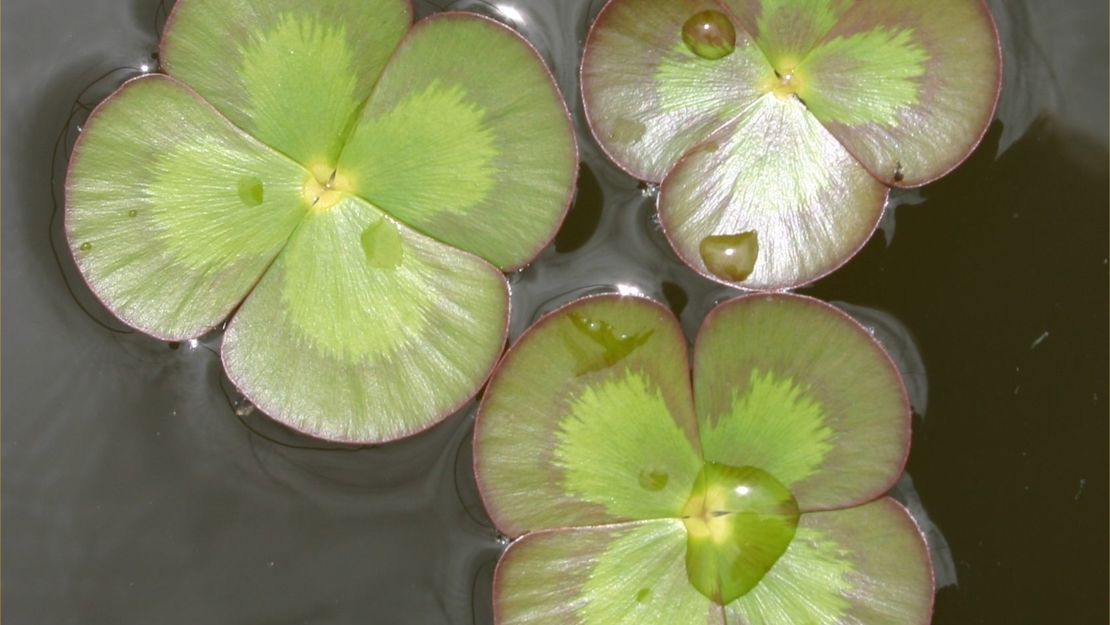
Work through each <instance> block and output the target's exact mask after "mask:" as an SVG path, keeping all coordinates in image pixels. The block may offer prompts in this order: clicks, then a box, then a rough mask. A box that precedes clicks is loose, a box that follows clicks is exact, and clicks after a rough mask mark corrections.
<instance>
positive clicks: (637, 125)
mask: <svg viewBox="0 0 1110 625" xmlns="http://www.w3.org/2000/svg"><path fill="white" fill-rule="evenodd" d="M645 132H647V126H645V125H644V123H643V122H640V121H636V120H634V119H629V118H627V117H621V118H620V119H618V120H617V121H615V122H613V129H612V130H611V131H610V132H609V138H610V139H612V140H613V141H614V142H615V143H636V142H637V141H639V140H640V139H641V138H642V137H643V136H644V133H645Z"/></svg>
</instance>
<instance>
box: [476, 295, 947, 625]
mask: <svg viewBox="0 0 1110 625" xmlns="http://www.w3.org/2000/svg"><path fill="white" fill-rule="evenodd" d="M653 307H654V306H652V305H650V304H648V303H647V302H645V301H644V300H640V299H635V298H632V299H629V298H619V297H596V298H592V299H586V300H580V301H578V302H575V303H572V304H570V305H568V306H566V307H564V308H563V309H560V310H559V311H556V312H555V313H552V314H551V315H549V316H547V317H545V318H544V319H543V320H541V321H540V322H539V323H538V324H537V325H536V326H534V327H533V329H531V330H529V332H527V333H526V334H525V335H524V336H523V337H522V338H521V339H520V340H519V341H518V343H517V344H516V345H515V346H514V347H513V349H512V350H510V352H509V354H508V355H507V356H506V358H505V359H504V361H503V362H502V365H501V367H500V368H499V370H498V372H497V374H495V376H494V380H493V382H492V383H491V385H490V388H489V390H488V393H487V395H486V398H485V399H484V401H483V404H482V406H481V407H480V408H479V415H478V425H477V430H476V439H475V475H476V477H477V480H478V486H479V488H480V489H481V492H482V494H483V497H484V499H485V501H486V503H487V505H488V507H489V509H490V512H491V514H492V517H493V518H494V520H495V522H497V524H498V527H499V528H501V529H502V530H503V531H506V532H508V533H509V534H510V535H518V534H519V533H520V532H521V531H525V532H527V533H525V534H524V535H523V537H522V538H520V539H519V540H517V541H516V542H514V543H513V544H512V545H511V546H510V548H509V550H508V552H507V553H506V554H505V555H504V557H503V559H502V561H501V563H500V565H499V567H498V569H497V572H496V574H495V580H494V609H495V620H496V621H497V622H498V623H502V624H505V623H511V624H513V625H518V624H528V623H540V622H571V623H580V624H592V623H597V624H598V625H601V624H603V623H604V624H608V623H643V624H646V625H656V624H658V625H665V624H670V623H688V622H689V623H699V624H700V623H706V622H708V623H721V622H722V611H721V609H720V607H721V606H723V622H724V623H750V624H752V625H781V624H783V623H820V624H828V625H831V624H834V623H868V624H871V623H878V624H886V625H894V624H895V623H910V624H918V623H924V622H927V620H928V617H929V612H930V610H931V605H932V592H933V587H932V570H931V567H930V563H929V558H928V551H927V549H926V546H925V544H924V541H923V537H922V535H921V532H920V530H919V529H918V528H917V527H916V525H915V524H914V522H913V521H912V519H910V517H909V515H908V514H907V513H906V511H905V510H904V509H903V508H902V507H901V506H900V505H898V504H897V503H895V502H893V501H892V500H890V499H880V500H877V501H871V503H863V502H866V501H869V500H872V499H874V498H875V497H879V496H880V495H881V493H882V492H883V491H884V490H886V489H887V488H888V487H889V486H890V481H891V479H893V478H894V477H896V476H897V474H898V472H899V471H900V470H901V466H902V465H901V463H902V462H903V461H904V459H905V452H906V447H905V443H906V442H907V440H908V429H907V428H908V406H907V405H906V401H905V396H904V393H903V391H902V387H901V382H900V379H899V377H898V374H897V371H896V370H895V369H894V368H893V366H892V365H891V363H890V361H889V359H888V358H887V357H886V356H885V353H884V352H883V351H882V349H881V348H880V347H879V346H878V344H877V343H875V342H874V340H873V339H871V338H870V336H868V335H867V333H866V331H864V330H863V329H862V328H861V327H860V326H859V325H858V324H856V323H855V322H853V321H851V320H850V319H848V318H847V317H846V316H845V315H844V314H843V313H840V312H838V311H836V310H835V309H833V308H832V307H830V306H828V305H826V304H822V303H820V302H817V301H816V300H812V299H810V298H806V297H801V296H796V295H757V296H748V297H744V298H741V299H738V300H733V301H731V302H728V303H725V304H722V305H720V306H718V307H717V308H716V309H714V311H712V312H711V313H710V315H709V318H708V319H707V321H706V323H705V325H704V326H703V329H702V332H701V334H700V335H699V337H698V343H697V345H696V347H695V367H694V389H695V394H694V399H695V401H696V406H697V413H698V426H699V427H698V429H699V434H700V436H698V440H699V442H700V443H701V444H700V445H699V446H693V447H692V446H691V445H689V444H682V445H680V444H678V443H680V442H686V441H685V440H684V438H683V437H682V436H674V435H673V434H669V433H668V432H673V431H674V430H676V429H678V428H676V425H677V424H679V423H680V422H682V421H684V419H685V414H686V413H685V412H684V411H683V412H678V413H676V414H678V415H682V417H681V418H680V417H675V418H673V419H671V420H670V421H669V422H668V420H667V419H666V418H665V416H663V415H662V414H661V413H663V412H665V411H666V410H667V409H674V408H675V406H674V405H673V404H672V403H670V402H663V403H661V404H660V405H658V406H652V405H650V404H649V403H647V402H644V401H642V399H639V398H642V397H643V396H645V395H647V393H645V392H644V390H643V389H642V388H640V387H639V386H637V383H636V382H632V380H635V379H636V376H635V373H636V372H638V371H646V370H647V369H646V365H647V363H648V362H654V363H669V365H670V367H671V369H672V370H673V368H674V365H675V363H676V362H678V361H680V360H681V359H680V357H679V356H678V355H677V354H675V353H674V352H675V351H677V350H678V349H679V348H680V345H672V346H671V347H670V348H669V349H667V350H660V349H658V348H657V347H658V346H657V345H653V344H652V343H650V342H646V343H644V345H643V347H642V348H641V349H643V350H644V351H643V352H639V351H637V350H633V351H632V352H630V354H629V355H627V356H625V358H624V359H623V360H620V361H619V362H626V361H628V360H630V359H634V358H636V354H641V355H642V356H643V357H644V358H650V361H646V362H645V363H644V364H642V365H640V364H632V363H629V364H627V365H626V366H623V367H622V366H621V365H619V364H618V365H615V366H614V365H609V366H608V367H606V368H603V369H600V370H598V369H594V368H592V367H586V368H582V367H580V366H578V365H579V364H580V363H581V362H583V359H582V353H581V350H579V349H568V348H567V347H566V345H565V343H566V337H567V336H571V337H573V336H575V333H579V334H585V335H587V338H589V339H590V341H592V342H594V343H596V344H597V345H598V346H599V347H602V346H605V348H606V349H610V350H612V349H616V347H617V346H618V345H620V344H621V343H620V342H619V341H615V340H614V337H620V336H622V335H623V336H624V337H626V338H629V337H633V336H637V335H639V333H635V334H633V333H631V332H620V331H614V328H620V327H623V326H626V325H627V324H628V322H629V321H630V320H631V319H632V318H633V314H634V313H635V314H639V315H644V314H646V313H651V312H652V308H653ZM603 312H604V314H602V313H603ZM654 316H656V317H660V316H661V317H664V318H665V317H668V316H669V315H668V314H667V313H666V312H665V311H662V312H660V311H656V312H655V315H654ZM665 325H666V324H660V323H659V321H656V323H655V326H656V327H655V330H654V333H653V336H654V335H655V333H658V332H660V331H662V330H663V329H664V328H665ZM560 331H562V334H560ZM679 336H680V335H679ZM675 338H676V340H675V341H674V342H675V343H679V344H680V343H681V342H680V341H679V340H677V338H678V337H675ZM561 343H562V344H561ZM589 362H596V361H594V360H589ZM678 364H679V365H680V366H682V367H684V365H685V362H679V363H678ZM655 371H656V373H655V375H654V376H653V377H655V378H656V379H660V378H659V377H658V372H659V371H660V369H656V370H655ZM677 377H681V376H680V375H679V374H678V373H677V372H673V371H672V373H670V374H667V376H666V379H668V380H670V381H671V382H675V380H674V378H677ZM660 388H665V389H669V390H672V391H673V389H674V387H673V386H669V385H668V386H661V387H660ZM537 389H542V390H540V391H537ZM567 414H571V415H573V417H572V419H571V420H570V421H569V425H570V427H565V426H567V424H568V420H567V419H566V417H565V415H567ZM560 427H562V428H563V429H560ZM683 429H685V428H683ZM568 439H571V441H570V445H571V446H570V448H569V450H568V449H566V448H565V446H566V445H567V442H568ZM549 449H551V451H548V450H549ZM568 451H569V453H567V452H568ZM699 452H700V454H699ZM668 454H670V455H671V456H670V459H671V460H677V461H678V462H679V464H684V465H694V466H697V467H698V470H697V473H696V475H695V476H694V477H693V479H692V481H691V480H690V477H689V476H688V475H683V477H682V480H681V483H683V484H685V485H687V487H688V490H687V491H686V498H685V502H684V503H683V504H682V505H681V506H680V507H679V509H678V510H677V512H675V511H673V504H671V503H670V500H671V499H672V497H671V496H670V495H666V496H659V495H662V494H664V493H666V489H667V488H669V486H668V485H669V484H670V483H672V482H668V481H667V480H654V479H651V478H650V476H649V477H648V478H647V479H641V486H642V490H641V491H640V494H639V501H637V500H636V497H637V496H636V489H635V488H634V487H633V486H632V485H633V484H634V483H635V481H634V480H633V479H632V473H633V470H632V468H633V467H637V466H641V465H642V464H643V463H644V461H645V459H650V461H651V462H654V463H656V464H657V465H658V464H659V463H665V462H667V461H668V458H667V455H668ZM672 466H674V465H672ZM672 476H673V474H672ZM640 477H641V478H644V477H645V476H643V475H641V476H640ZM545 478H546V482H545V481H544V479H545ZM552 484H557V485H560V486H559V487H551V486H550V485H552ZM660 503H666V504H667V505H663V506H660V505H658V504H660ZM861 503H863V505H859V504H861ZM851 506H858V507H851ZM668 509H670V510H672V511H671V512H670V513H669V514H667V510H668ZM661 513H662V514H661ZM591 523H592V525H590V524H591ZM888 582H889V583H888ZM660 592H663V593H666V598H667V600H666V601H665V602H660V603H657V597H658V595H659V593H660Z"/></svg>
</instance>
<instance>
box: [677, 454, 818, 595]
mask: <svg viewBox="0 0 1110 625" xmlns="http://www.w3.org/2000/svg"><path fill="white" fill-rule="evenodd" d="M800 514H801V513H800V512H799V510H798V502H797V500H795V499H794V495H793V494H792V493H791V492H790V490H789V489H788V488H787V487H786V486H785V485H784V484H782V483H781V482H779V481H778V480H777V479H775V477H774V476H772V475H771V474H770V473H767V472H766V471H763V470H762V469H758V468H756V467H751V466H745V467H734V466H729V465H724V464H719V463H716V462H707V463H705V466H703V467H702V470H701V472H700V473H699V474H698V477H697V479H696V480H695V481H694V487H693V488H692V489H691V492H690V498H689V499H688V500H687V502H686V506H685V507H684V508H683V510H682V522H683V524H684V525H685V526H686V532H687V536H686V575H687V577H689V579H690V583H691V584H692V585H693V586H694V588H697V589H698V591H700V592H701V593H702V594H703V595H705V596H706V597H708V598H709V599H710V600H712V601H715V602H717V603H719V604H721V605H727V604H729V603H731V602H732V601H734V600H735V599H737V598H739V597H742V596H743V595H745V594H747V593H748V591H750V590H751V589H752V588H755V586H756V585H757V584H759V582H760V580H762V579H763V576H764V575H766V574H767V572H768V571H770V570H771V567H772V566H773V565H774V564H775V562H776V561H778V559H779V558H780V557H781V556H782V554H783V553H785V552H786V549H787V547H789V546H790V543H791V542H792V541H793V540H794V534H795V532H796V531H797V527H798V519H799V517H800Z"/></svg>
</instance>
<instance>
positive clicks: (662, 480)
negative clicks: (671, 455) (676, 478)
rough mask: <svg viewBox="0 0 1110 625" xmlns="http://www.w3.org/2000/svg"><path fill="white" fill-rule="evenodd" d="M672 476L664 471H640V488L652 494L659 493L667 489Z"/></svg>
mask: <svg viewBox="0 0 1110 625" xmlns="http://www.w3.org/2000/svg"><path fill="white" fill-rule="evenodd" d="M670 479H671V476H670V475H668V474H667V473H665V472H663V471H649V470H647V469H644V470H643V471H640V487H641V488H643V489H644V490H650V491H651V492H653V493H654V492H658V491H661V490H663V489H664V488H666V487H667V482H668V481H670Z"/></svg>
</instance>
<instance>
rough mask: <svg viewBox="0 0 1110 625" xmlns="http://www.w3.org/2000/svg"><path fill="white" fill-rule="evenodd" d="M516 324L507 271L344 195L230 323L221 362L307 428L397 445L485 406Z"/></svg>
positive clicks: (253, 395)
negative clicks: (469, 403)
mask: <svg viewBox="0 0 1110 625" xmlns="http://www.w3.org/2000/svg"><path fill="white" fill-rule="evenodd" d="M507 316H508V289H507V284H506V282H505V278H504V276H503V275H501V273H500V272H499V271H497V269H496V268H495V267H493V266H492V265H490V264H489V263H487V262H485V261H483V260H482V259H480V258H477V257H475V256H473V255H471V254H469V253H467V252H463V251H461V250H458V249H455V248H452V247H450V246H448V245H445V244H443V243H440V242H438V241H435V240H433V239H430V238H428V237H426V236H424V235H421V234H419V233H417V232H415V231H413V230H412V229H410V228H408V227H406V226H404V225H403V224H401V223H399V222H397V221H395V220H394V219H392V218H391V217H389V216H388V215H386V214H385V213H383V212H381V211H379V210H377V209H376V208H375V207H373V206H371V205H370V204H367V203H366V202H364V201H362V200H361V199H358V198H356V197H353V196H349V195H345V196H344V197H343V198H342V199H340V200H339V201H338V202H337V203H336V204H335V205H334V206H332V207H330V208H329V209H327V210H317V211H313V212H311V213H310V214H309V215H308V216H307V217H306V219H305V221H304V223H302V224H301V226H300V227H299V228H298V229H297V232H296V233H295V234H294V235H293V237H292V238H291V239H290V241H289V243H288V245H287V246H286V247H285V249H284V250H283V251H282V253H281V255H280V256H279V257H278V259H277V261H275V263H274V265H273V267H272V268H271V269H270V270H269V271H268V272H267V273H266V277H265V278H263V280H262V282H261V283H260V284H259V285H258V287H257V288H256V289H255V290H254V292H253V293H252V294H251V296H250V297H249V298H248V299H247V301H246V302H245V303H244V304H243V307H242V309H241V310H240V311H239V313H238V314H237V315H236V316H235V318H234V319H233V320H232V322H231V324H230V325H229V326H228V330H227V334H226V335H225V337H224V345H223V360H224V365H225V367H226V369H227V373H228V376H229V377H230V378H231V379H232V381H234V382H235V384H236V386H238V387H239V389H240V390H242V391H243V393H244V394H246V395H247V397H249V398H250V399H251V400H252V401H254V402H255V403H256V404H258V405H259V407H260V408H262V410H263V411H265V412H267V413H268V414H276V415H281V416H282V420H283V421H284V422H286V423H287V424H289V425H290V426H292V427H294V428H296V429H298V430H301V431H304V432H307V433H309V434H312V435H315V436H321V437H325V438H329V439H335V440H344V441H386V440H392V439H396V438H400V437H403V436H407V435H409V434H412V433H414V432H417V431H420V430H422V429H425V428H426V427H427V426H428V425H430V424H432V423H435V422H436V421H438V420H439V419H440V418H442V417H443V416H444V415H447V414H449V413H450V412H451V411H452V410H454V409H455V408H457V407H458V406H459V405H460V404H461V403H462V402H464V401H466V400H467V399H469V398H470V397H471V396H473V395H474V393H475V392H476V391H477V390H478V387H479V386H481V384H482V383H483V382H484V380H485V376H486V372H488V371H489V370H490V369H491V368H492V366H493V364H494V362H495V361H496V359H497V356H498V355H499V353H500V351H501V348H502V346H503V345H504V341H505V331H506V325H507Z"/></svg>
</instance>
